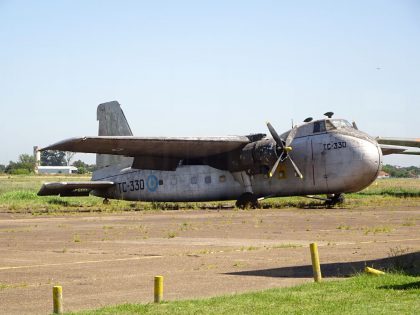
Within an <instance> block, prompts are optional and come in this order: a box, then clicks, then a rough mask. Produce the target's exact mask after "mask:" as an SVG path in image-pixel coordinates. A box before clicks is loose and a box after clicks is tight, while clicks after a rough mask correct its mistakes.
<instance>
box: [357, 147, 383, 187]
mask: <svg viewBox="0 0 420 315" xmlns="http://www.w3.org/2000/svg"><path fill="white" fill-rule="evenodd" d="M359 149H360V154H361V159H362V161H363V167H362V168H363V169H362V170H361V173H362V174H363V177H364V179H365V185H364V186H369V185H370V184H371V183H372V182H374V181H375V179H376V178H377V177H378V174H379V171H380V170H381V167H382V151H381V148H380V147H379V145H378V143H376V141H372V142H371V141H364V143H363V145H361V146H360V148H359Z"/></svg>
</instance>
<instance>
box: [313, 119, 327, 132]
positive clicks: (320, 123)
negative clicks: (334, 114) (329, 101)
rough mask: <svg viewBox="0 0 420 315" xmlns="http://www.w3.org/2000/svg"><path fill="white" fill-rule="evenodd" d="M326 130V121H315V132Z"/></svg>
mask: <svg viewBox="0 0 420 315" xmlns="http://www.w3.org/2000/svg"><path fill="white" fill-rule="evenodd" d="M324 131H325V121H316V122H314V133H318V132H324Z"/></svg>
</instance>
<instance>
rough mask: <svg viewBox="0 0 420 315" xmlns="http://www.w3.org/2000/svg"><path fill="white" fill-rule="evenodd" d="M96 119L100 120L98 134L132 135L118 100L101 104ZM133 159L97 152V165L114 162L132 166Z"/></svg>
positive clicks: (101, 166)
mask: <svg viewBox="0 0 420 315" xmlns="http://www.w3.org/2000/svg"><path fill="white" fill-rule="evenodd" d="M96 115H97V117H96V119H97V120H98V121H99V130H98V136H132V135H133V133H132V132H131V128H130V126H129V125H128V122H127V119H126V118H125V115H124V112H123V111H122V109H121V106H120V104H119V103H118V102H117V101H112V102H108V103H103V104H99V106H98V109H97V114H96ZM132 161H133V159H132V158H129V157H123V156H119V155H109V154H97V155H96V165H97V167H98V168H103V167H106V166H109V165H113V164H123V166H130V165H131V164H132Z"/></svg>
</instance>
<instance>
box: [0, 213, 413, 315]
mask: <svg viewBox="0 0 420 315" xmlns="http://www.w3.org/2000/svg"><path fill="white" fill-rule="evenodd" d="M419 224H420V205H419V206H414V207H405V208H398V209H396V208H395V207H391V208H389V209H383V208H380V209H379V208H378V209H372V208H365V209H356V210H355V209H352V210H346V209H312V210H311V209H310V210H302V209H280V210H248V211H235V210H220V211H217V210H214V211H210V210H194V211H193V210H191V211H165V212H163V211H162V212H130V213H127V212H126V213H117V214H115V213H112V214H105V213H91V214H89V213H83V214H66V215H42V216H34V215H30V214H8V213H0V313H1V314H48V313H51V311H52V287H53V285H56V284H59V285H62V286H63V296H64V309H65V310H66V311H74V310H80V309H92V308H98V307H101V306H105V305H111V304H120V303H125V302H131V303H138V302H141V303H147V302H151V301H153V277H154V276H155V275H163V276H164V299H166V300H173V299H187V298H195V297H208V296H215V295H221V294H227V293H235V292H245V291H253V290H261V289H266V288H273V287H283V286H291V285H296V284H299V283H303V282H310V281H312V269H311V260H310V253H309V248H308V245H309V243H311V242H317V243H318V246H319V253H320V257H321V263H322V271H323V274H324V277H326V278H335V277H340V276H344V275H347V274H349V273H352V272H354V271H357V270H360V269H361V268H363V266H364V265H365V264H368V265H373V266H378V265H379V263H380V260H381V259H386V258H387V257H390V256H396V255H400V254H407V253H415V252H419V251H420V231H419Z"/></svg>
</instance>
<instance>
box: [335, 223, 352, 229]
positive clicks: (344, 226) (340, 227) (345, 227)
mask: <svg viewBox="0 0 420 315" xmlns="http://www.w3.org/2000/svg"><path fill="white" fill-rule="evenodd" d="M337 230H350V226H348V225H344V224H340V225H339V226H337Z"/></svg>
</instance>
